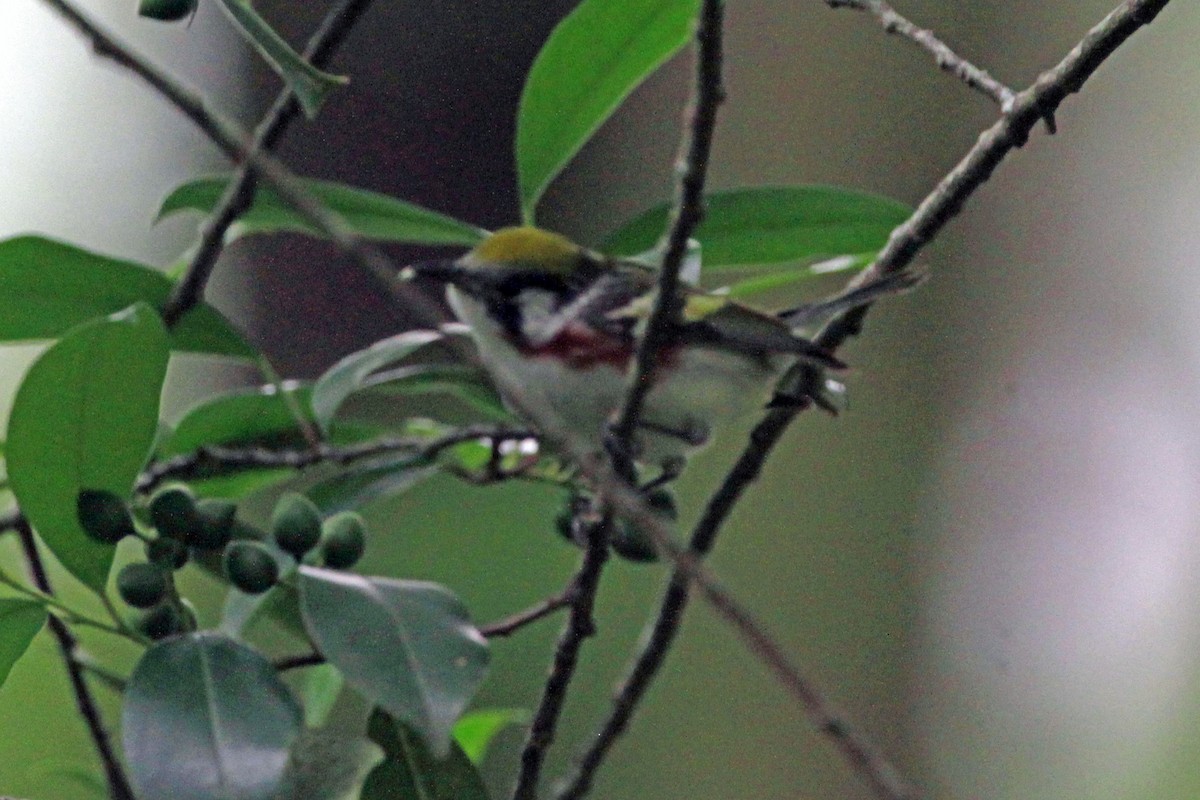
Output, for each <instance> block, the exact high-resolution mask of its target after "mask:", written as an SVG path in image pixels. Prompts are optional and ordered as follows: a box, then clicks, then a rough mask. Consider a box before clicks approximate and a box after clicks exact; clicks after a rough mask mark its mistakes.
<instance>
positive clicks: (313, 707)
mask: <svg viewBox="0 0 1200 800" xmlns="http://www.w3.org/2000/svg"><path fill="white" fill-rule="evenodd" d="M345 685H346V679H345V678H343V677H342V673H340V672H338V669H337V667H335V666H334V665H333V664H317V665H316V666H314V667H312V668H311V669H308V670H306V672H305V675H304V683H303V685H302V686H301V687H300V697H301V699H302V700H303V705H304V725H305V727H308V728H319V727H321V726H322V725H324V724H325V722H326V720H328V719H329V714H330V712H331V711H333V707H334V704H336V703H337V700H338V697H339V696H340V695H341V694H342V687H343V686H345Z"/></svg>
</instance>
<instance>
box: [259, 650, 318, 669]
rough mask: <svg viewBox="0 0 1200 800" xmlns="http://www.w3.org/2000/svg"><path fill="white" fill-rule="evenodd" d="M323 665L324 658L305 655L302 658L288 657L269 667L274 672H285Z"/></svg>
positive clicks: (310, 654)
mask: <svg viewBox="0 0 1200 800" xmlns="http://www.w3.org/2000/svg"><path fill="white" fill-rule="evenodd" d="M324 663H325V656H323V655H321V654H320V653H315V652H314V653H305V654H304V655H302V656H289V657H287V658H279V659H276V660H275V661H272V662H271V666H272V667H274V668H275V671H276V672H287V671H288V670H289V669H300V668H301V667H316V666H319V665H321V664H324Z"/></svg>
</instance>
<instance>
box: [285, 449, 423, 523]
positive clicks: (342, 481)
mask: <svg viewBox="0 0 1200 800" xmlns="http://www.w3.org/2000/svg"><path fill="white" fill-rule="evenodd" d="M437 471H438V470H437V466H436V464H435V463H434V461H433V459H431V458H430V457H429V456H426V455H424V454H421V453H417V454H413V453H403V452H402V453H388V454H387V455H383V456H379V457H377V458H370V459H363V460H362V461H356V462H354V463H353V464H351V465H350V466H348V467H346V468H345V469H343V470H342V471H341V472H339V473H338V474H337V475H334V476H333V477H332V478H327V479H326V480H323V481H320V482H319V483H316V484H314V485H313V486H310V487H309V488H308V489H306V490H305V492H304V493H305V494H306V495H308V499H310V500H312V501H313V502H314V503H316V505H317V508H319V509H320V510H321V513H322V514H323V515H325V516H329V515H332V514H336V513H338V512H340V511H358V510H359V509H361V508H362V507H363V506H365V505H367V504H368V503H370V502H372V501H374V500H378V499H379V498H381V497H388V496H390V495H393V494H396V493H397V492H401V491H403V490H405V489H408V488H409V487H411V486H414V485H415V484H417V483H418V482H420V481H422V480H424V479H425V478H428V477H429V476H430V475H433V474H434V473H436V472H437Z"/></svg>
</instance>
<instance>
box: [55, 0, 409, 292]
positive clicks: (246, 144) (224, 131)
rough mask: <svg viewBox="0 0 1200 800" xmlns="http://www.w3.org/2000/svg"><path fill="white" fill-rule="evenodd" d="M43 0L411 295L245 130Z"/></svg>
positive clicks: (67, 7)
mask: <svg viewBox="0 0 1200 800" xmlns="http://www.w3.org/2000/svg"><path fill="white" fill-rule="evenodd" d="M43 2H44V3H46V4H47V5H49V6H50V7H51V8H52V9H54V10H55V11H56V12H58V13H59V14H60V15H61V16H63V17H64V18H65V19H66V20H67V22H69V23H70V24H71V25H72V26H73V27H74V28H75V29H76V30H78V31H79V32H80V33H82V34H83V35H84V36H85V37H86V38H87V39H88V40H89V41H90V42H91V43H92V47H93V49H94V50H95V51H96V54H97V55H99V56H101V57H104V58H108V59H110V60H112V61H113V62H115V63H116V64H118V65H120V66H122V67H124V68H126V69H128V70H129V71H131V72H133V73H134V74H135V75H137V76H138V77H140V78H141V79H142V80H144V81H145V82H146V83H148V84H149V85H150V86H151V87H152V88H153V89H154V90H155V91H157V92H158V93H159V94H161V95H162V96H163V97H164V98H166V99H167V100H168V101H169V102H170V103H171V105H173V106H175V108H177V109H178V110H179V111H181V112H182V113H183V114H184V116H186V117H187V118H188V119H190V120H191V121H192V122H193V123H194V124H195V125H196V126H197V127H198V128H200V130H201V131H203V132H204V134H205V135H206V136H207V137H208V138H209V139H210V140H211V141H212V142H213V143H214V144H215V145H217V147H218V148H220V150H221V151H222V152H223V153H225V155H226V156H228V157H229V158H230V159H232V160H233V161H234V162H236V163H248V164H251V165H252V166H253V167H254V169H255V171H256V172H257V174H258V177H259V178H262V179H264V180H266V181H267V182H268V183H270V184H271V186H272V187H273V188H274V189H275V191H276V192H277V193H278V194H279V196H280V197H281V198H283V200H284V201H285V202H286V203H287V204H288V205H290V206H291V207H292V208H293V209H295V210H296V212H298V213H299V214H300V215H301V216H303V217H304V218H305V219H306V220H307V221H309V222H310V223H312V224H313V225H315V226H316V227H317V228H318V229H320V230H321V231H322V232H323V233H325V234H326V235H327V236H329V237H330V238H331V239H332V240H333V241H334V242H336V243H337V245H338V246H339V247H341V248H342V249H343V250H344V251H345V252H346V253H347V254H349V255H350V257H351V258H353V259H354V260H355V261H357V262H358V263H359V265H360V266H362V267H363V268H364V269H366V270H367V271H368V272H369V273H371V275H372V276H373V277H375V278H376V279H377V280H378V281H379V282H380V283H381V284H383V285H384V286H385V287H386V288H387V289H388V291H389V292H392V293H393V294H396V295H403V296H404V299H405V300H409V301H411V300H413V299H414V296H415V293H413V294H411V295H410V294H408V293H407V292H406V290H405V289H404V288H398V287H397V286H396V285H395V282H394V278H395V276H396V273H397V271H398V270H397V269H396V268H395V266H394V265H393V264H392V262H391V259H389V258H388V257H387V256H386V255H385V254H384V253H383V252H382V251H381V250H379V248H377V247H375V246H374V245H371V244H369V243H368V242H366V241H365V240H363V239H362V237H360V236H359V235H358V234H356V233H355V232H354V230H353V229H352V228H351V227H350V226H349V225H347V224H346V221H345V220H344V219H343V218H342V217H341V215H339V214H337V213H336V212H334V211H332V210H330V209H328V208H326V207H325V206H324V205H323V204H321V203H320V202H319V201H318V200H316V199H315V198H314V197H313V196H312V195H311V194H309V193H308V191H306V190H305V189H304V187H303V185H302V184H301V183H300V182H299V180H298V179H297V178H296V176H295V175H293V174H292V173H291V172H289V171H288V170H287V169H286V168H285V167H284V166H283V165H281V164H280V163H279V162H278V161H276V160H275V159H274V158H272V157H271V156H269V155H268V154H266V153H265V152H262V151H255V150H253V143H252V141H251V139H250V137H249V136H248V135H247V134H246V133H245V131H242V130H241V129H240V128H239V127H238V126H237V125H235V124H234V123H232V122H230V121H229V120H227V119H225V118H224V117H222V116H221V115H219V114H217V113H216V112H214V111H213V110H212V109H210V108H208V106H207V105H206V104H205V103H204V100H203V99H202V98H200V97H199V96H198V95H196V94H194V93H193V92H191V91H190V90H189V89H187V88H186V87H185V86H183V85H182V84H180V83H179V82H177V81H176V80H174V79H173V78H171V77H170V76H168V75H167V73H165V72H164V71H162V70H160V69H159V68H158V67H156V66H154V65H153V64H151V63H150V62H149V61H147V60H146V59H144V58H142V57H141V56H140V55H138V54H137V53H136V52H134V51H133V50H132V49H130V48H129V47H127V46H126V45H124V44H123V43H121V42H120V41H118V40H117V39H116V37H114V36H113V35H112V34H110V33H109V32H108V31H106V30H104V28H102V27H101V26H100V25H98V24H97V23H96V22H94V21H93V20H92V19H91V18H89V17H88V16H87V15H85V14H83V13H82V12H80V11H79V10H78V9H76V8H75V7H74V6H73V5H72V4H71V3H70V2H69V0H43Z"/></svg>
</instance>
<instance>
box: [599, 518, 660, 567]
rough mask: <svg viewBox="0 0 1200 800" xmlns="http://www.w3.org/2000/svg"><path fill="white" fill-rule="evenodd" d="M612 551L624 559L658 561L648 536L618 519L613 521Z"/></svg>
mask: <svg viewBox="0 0 1200 800" xmlns="http://www.w3.org/2000/svg"><path fill="white" fill-rule="evenodd" d="M609 544H611V545H612V549H613V552H614V553H616V554H617V555H619V556H620V557H621V558H623V559H625V560H626V561H635V562H637V563H639V564H648V563H651V562H654V561H658V550H656V549H655V547H654V542H653V541H652V540H651V539H650V537H649V536H647V535H646V534H644V533H642V532H641V531H640V530H638V529H637V528H635V527H634V526H632V525H630V524H629V523H627V522H625V521H624V520H618V521H617V522H615V523H614V527H613V534H612V539H611V540H610V542H609Z"/></svg>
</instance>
